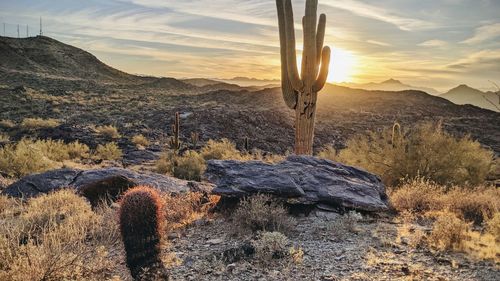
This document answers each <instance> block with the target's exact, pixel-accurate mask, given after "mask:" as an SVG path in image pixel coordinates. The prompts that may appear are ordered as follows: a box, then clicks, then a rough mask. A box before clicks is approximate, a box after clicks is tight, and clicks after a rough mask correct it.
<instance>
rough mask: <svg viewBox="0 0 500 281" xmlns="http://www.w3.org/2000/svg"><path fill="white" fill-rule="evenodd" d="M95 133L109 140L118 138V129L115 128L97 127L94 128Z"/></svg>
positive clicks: (109, 126)
mask: <svg viewBox="0 0 500 281" xmlns="http://www.w3.org/2000/svg"><path fill="white" fill-rule="evenodd" d="M95 132H96V133H97V134H99V135H101V136H104V137H107V138H110V139H117V138H120V137H121V136H120V133H119V132H118V129H117V128H116V127H115V126H111V125H108V126H98V127H96V128H95Z"/></svg>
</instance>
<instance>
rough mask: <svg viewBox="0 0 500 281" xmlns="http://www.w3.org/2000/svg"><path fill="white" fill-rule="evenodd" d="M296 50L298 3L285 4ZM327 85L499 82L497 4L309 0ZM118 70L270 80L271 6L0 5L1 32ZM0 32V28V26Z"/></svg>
mask: <svg viewBox="0 0 500 281" xmlns="http://www.w3.org/2000/svg"><path fill="white" fill-rule="evenodd" d="M292 3H293V6H294V13H295V21H296V29H297V39H298V40H297V48H298V50H299V51H300V50H301V48H302V47H301V46H302V42H301V38H302V35H301V30H300V28H301V24H300V22H299V21H300V18H301V17H302V15H303V14H304V6H305V0H293V1H292ZM318 9H319V12H320V13H325V14H326V15H327V30H326V38H325V44H326V45H329V46H330V47H331V48H332V49H333V57H332V63H331V69H330V71H331V72H332V74H331V75H330V76H329V80H330V81H331V82H353V83H367V82H380V81H383V80H386V79H389V78H395V79H398V80H401V81H403V82H405V83H407V84H413V85H418V86H426V87H434V88H436V89H438V90H441V91H445V90H448V89H450V88H452V87H455V86H457V85H458V84H468V85H470V86H473V87H476V88H482V89H484V88H489V87H491V83H490V82H489V80H491V81H495V82H497V84H498V83H500V0H376V1H373V0H371V1H367V0H319V7H318ZM40 16H41V17H42V18H43V25H44V27H43V29H44V35H47V36H50V37H53V38H55V39H57V40H60V41H62V42H64V43H67V44H71V45H74V46H77V47H79V48H82V49H84V50H86V51H89V52H91V53H92V54H94V55H95V56H97V57H98V58H99V59H101V60H102V61H104V62H105V63H107V64H109V65H111V66H113V67H115V68H118V69H120V70H123V71H126V72H129V73H134V74H145V75H154V76H168V77H176V78H187V77H205V78H231V77H235V76H244V77H253V78H259V79H279V77H280V57H279V35H278V28H277V16H276V3H275V1H273V0H106V1H103V0H15V1H14V0H2V1H1V2H0V21H1V22H3V23H5V24H6V25H5V26H6V35H7V36H12V37H17V24H20V26H21V28H20V29H21V32H20V33H21V36H26V25H29V28H30V30H29V32H30V35H36V34H37V33H38V32H39V23H38V22H39V17H40ZM0 32H2V33H1V34H2V35H3V30H1V29H0Z"/></svg>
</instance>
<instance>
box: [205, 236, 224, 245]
mask: <svg viewBox="0 0 500 281" xmlns="http://www.w3.org/2000/svg"><path fill="white" fill-rule="evenodd" d="M222 242H224V240H222V239H220V238H216V239H210V240H208V241H207V243H208V244H212V245H217V244H221V243H222Z"/></svg>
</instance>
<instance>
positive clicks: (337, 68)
mask: <svg viewBox="0 0 500 281" xmlns="http://www.w3.org/2000/svg"><path fill="white" fill-rule="evenodd" d="M358 61H359V60H358V58H357V57H356V55H354V54H353V53H351V52H349V51H346V50H344V49H339V48H335V47H333V48H332V55H331V59H330V71H329V73H328V78H327V82H329V83H342V82H354V81H353V79H354V76H355V75H356V74H357V72H358ZM297 65H298V66H299V68H300V65H302V56H301V55H300V54H297Z"/></svg>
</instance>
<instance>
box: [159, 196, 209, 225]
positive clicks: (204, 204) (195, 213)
mask: <svg viewBox="0 0 500 281" xmlns="http://www.w3.org/2000/svg"><path fill="white" fill-rule="evenodd" d="M161 196H162V199H163V200H164V202H165V206H167V207H168V208H165V209H164V212H165V219H166V221H167V226H168V227H169V228H176V227H178V226H183V225H186V224H189V223H191V222H193V221H195V220H197V219H199V218H201V217H203V216H204V215H206V214H207V212H208V211H209V210H210V209H211V208H213V207H214V206H215V204H217V202H218V200H219V197H218V196H210V197H209V198H208V200H207V198H206V197H205V195H203V194H202V193H199V192H188V193H182V194H178V195H173V194H171V193H166V194H162V195H161Z"/></svg>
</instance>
